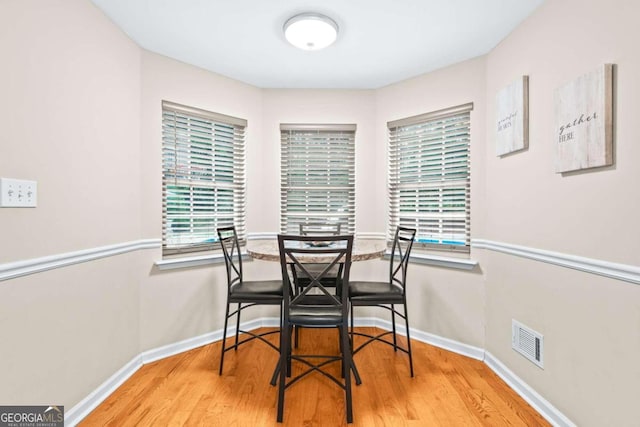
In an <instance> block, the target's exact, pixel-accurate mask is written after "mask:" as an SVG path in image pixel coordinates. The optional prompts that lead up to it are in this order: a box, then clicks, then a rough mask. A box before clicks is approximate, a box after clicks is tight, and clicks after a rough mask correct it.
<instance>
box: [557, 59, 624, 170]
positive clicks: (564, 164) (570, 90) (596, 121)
mask: <svg viewBox="0 0 640 427" xmlns="http://www.w3.org/2000/svg"><path fill="white" fill-rule="evenodd" d="M553 137H554V144H555V146H556V172H558V173H562V172H570V171H576V170H580V169H589V168H595V167H599V166H608V165H611V164H613V64H604V65H603V66H602V67H600V68H599V69H598V70H596V71H593V72H590V73H588V74H585V75H582V76H580V77H578V78H576V79H575V80H573V81H571V82H569V83H567V84H565V85H564V86H562V87H559V88H558V89H556V92H555V128H554V136H553Z"/></svg>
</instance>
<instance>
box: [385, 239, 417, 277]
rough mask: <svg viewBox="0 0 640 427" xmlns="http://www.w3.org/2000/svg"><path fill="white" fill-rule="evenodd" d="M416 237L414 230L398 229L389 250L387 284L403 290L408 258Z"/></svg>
mask: <svg viewBox="0 0 640 427" xmlns="http://www.w3.org/2000/svg"><path fill="white" fill-rule="evenodd" d="M415 237H416V229H415V228H407V227H398V228H396V234H395V237H394V239H393V246H392V248H391V260H390V261H389V283H391V284H393V283H397V284H399V285H400V286H402V289H404V288H405V285H406V283H407V267H408V266H409V256H410V255H411V248H412V247H413V241H414V240H415Z"/></svg>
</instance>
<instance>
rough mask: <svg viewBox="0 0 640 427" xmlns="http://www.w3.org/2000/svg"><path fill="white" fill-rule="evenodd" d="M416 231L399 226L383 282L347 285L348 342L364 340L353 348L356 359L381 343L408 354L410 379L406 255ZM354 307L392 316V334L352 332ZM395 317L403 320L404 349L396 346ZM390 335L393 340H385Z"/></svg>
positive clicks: (410, 361) (410, 356)
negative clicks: (368, 308) (374, 344)
mask: <svg viewBox="0 0 640 427" xmlns="http://www.w3.org/2000/svg"><path fill="white" fill-rule="evenodd" d="M415 236H416V230H415V229H413V228H406V227H398V228H397V229H396V233H395V237H394V239H393V246H392V249H391V259H390V260H389V277H388V279H387V280H386V281H384V282H350V283H349V301H350V303H351V341H352V342H353V339H354V335H358V336H363V337H365V338H367V340H366V341H365V342H364V343H363V344H361V345H359V346H357V347H355V343H354V350H353V355H354V356H355V355H356V353H358V352H359V351H360V350H362V349H363V348H364V347H365V346H367V345H369V344H371V343H372V342H374V341H378V342H383V343H385V344H388V345H390V346H392V347H393V350H394V351H398V350H400V351H402V352H404V353H406V354H408V355H409V368H410V371H411V376H412V377H413V357H412V355H411V338H410V336H409V314H408V311H407V267H408V266H409V256H410V254H411V248H412V247H413V242H414V240H415ZM397 305H402V307H403V311H402V312H401V311H398V310H397V308H396V306H397ZM354 307H381V308H384V309H386V310H389V312H390V313H391V326H392V330H391V331H386V332H383V333H381V334H378V335H369V334H365V333H362V332H355V330H354V325H353V323H354V313H353V311H354V310H353V309H354ZM396 316H398V317H400V318H401V319H404V322H405V330H406V333H407V346H406V347H402V346H400V345H398V340H397V337H396ZM388 335H392V337H393V341H389V340H388V339H387V338H386V337H387V336H388Z"/></svg>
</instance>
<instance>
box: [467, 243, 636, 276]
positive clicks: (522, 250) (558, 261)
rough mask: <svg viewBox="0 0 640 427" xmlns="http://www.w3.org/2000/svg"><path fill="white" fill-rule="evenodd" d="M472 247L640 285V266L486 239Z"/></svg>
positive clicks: (473, 244)
mask: <svg viewBox="0 0 640 427" xmlns="http://www.w3.org/2000/svg"><path fill="white" fill-rule="evenodd" d="M471 247H472V248H475V249H487V250H490V251H495V252H502V253H505V254H509V255H515V256H519V257H522V258H528V259H532V260H535V261H541V262H546V263H548V264H554V265H558V266H561V267H566V268H571V269H574V270H580V271H584V272H586V273H591V274H597V275H599V276H604V277H608V278H610V279H617V280H623V281H625V282H629V283H635V284H636V285H640V267H637V266H633V265H628V264H618V263H614V262H609V261H604V260H599V259H594V258H586V257H581V256H577V255H571V254H564V253H561V252H553V251H547V250H543V249H536V248H530V247H527V246H519V245H513V244H510V243H503V242H494V241H491V240H484V239H473V240H472V241H471Z"/></svg>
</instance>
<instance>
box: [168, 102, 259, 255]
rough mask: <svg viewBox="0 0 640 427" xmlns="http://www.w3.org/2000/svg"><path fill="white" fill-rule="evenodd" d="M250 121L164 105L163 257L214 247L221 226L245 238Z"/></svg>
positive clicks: (175, 105)
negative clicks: (246, 141)
mask: <svg viewBox="0 0 640 427" xmlns="http://www.w3.org/2000/svg"><path fill="white" fill-rule="evenodd" d="M246 125H247V122H246V120H243V119H237V118H235V117H230V116H225V115H222V114H217V113H211V112H209V111H204V110H199V109H197V108H191V107H186V106H183V105H178V104H174V103H171V102H167V101H163V102H162V253H163V255H171V254H176V253H183V252H195V251H204V250H210V249H214V248H215V245H216V242H217V240H218V237H217V234H216V229H217V228H218V227H224V226H231V225H235V226H236V229H237V231H238V235H239V237H240V239H241V240H244V239H245V234H246V232H245V177H244V175H245V173H244V129H245V127H246Z"/></svg>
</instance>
